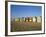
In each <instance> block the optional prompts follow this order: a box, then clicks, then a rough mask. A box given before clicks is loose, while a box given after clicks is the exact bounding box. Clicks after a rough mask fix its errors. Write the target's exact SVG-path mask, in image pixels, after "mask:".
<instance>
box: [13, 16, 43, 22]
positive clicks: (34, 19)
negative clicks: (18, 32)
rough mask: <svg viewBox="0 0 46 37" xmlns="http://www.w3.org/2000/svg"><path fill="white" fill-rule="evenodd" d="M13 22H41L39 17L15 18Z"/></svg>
mask: <svg viewBox="0 0 46 37" xmlns="http://www.w3.org/2000/svg"><path fill="white" fill-rule="evenodd" d="M13 20H14V21H15V22H39V23H40V22H42V17H41V16H37V17H36V16H34V17H21V18H19V17H17V18H14V19H13Z"/></svg>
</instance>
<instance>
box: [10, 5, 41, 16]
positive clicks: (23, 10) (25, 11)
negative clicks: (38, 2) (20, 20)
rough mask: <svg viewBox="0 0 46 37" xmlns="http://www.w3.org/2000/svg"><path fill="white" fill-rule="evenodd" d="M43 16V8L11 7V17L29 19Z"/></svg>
mask: <svg viewBox="0 0 46 37" xmlns="http://www.w3.org/2000/svg"><path fill="white" fill-rule="evenodd" d="M41 15H42V7H41V6H28V5H27V6H26V5H11V17H25V16H26V17H27V16H41Z"/></svg>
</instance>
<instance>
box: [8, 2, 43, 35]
mask: <svg viewBox="0 0 46 37" xmlns="http://www.w3.org/2000/svg"><path fill="white" fill-rule="evenodd" d="M11 4H13V5H27V6H31V5H32V6H42V30H41V31H25V32H10V29H11V26H10V5H11ZM35 33H44V4H34V3H18V2H8V35H19V34H35Z"/></svg>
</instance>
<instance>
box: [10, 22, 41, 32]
mask: <svg viewBox="0 0 46 37" xmlns="http://www.w3.org/2000/svg"><path fill="white" fill-rule="evenodd" d="M41 26H42V25H41V23H36V22H35V23H33V22H14V21H13V22H11V31H12V32H16V31H37V30H41Z"/></svg>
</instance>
